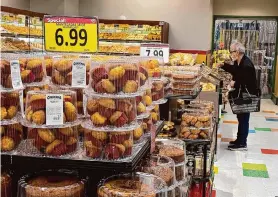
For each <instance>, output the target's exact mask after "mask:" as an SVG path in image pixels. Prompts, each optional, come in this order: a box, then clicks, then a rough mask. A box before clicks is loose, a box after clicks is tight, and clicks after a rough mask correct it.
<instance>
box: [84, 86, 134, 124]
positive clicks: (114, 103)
mask: <svg viewBox="0 0 278 197" xmlns="http://www.w3.org/2000/svg"><path fill="white" fill-rule="evenodd" d="M85 94H86V97H87V107H86V112H87V115H89V116H90V120H91V123H92V125H93V126H95V127H102V128H105V127H108V128H109V129H111V128H120V127H126V128H130V126H132V127H134V126H135V127H136V126H137V122H136V117H137V111H136V99H135V96H128V95H117V96H113V95H105V94H101V95H100V94H95V93H88V92H87V91H85ZM135 127H134V128H135Z"/></svg>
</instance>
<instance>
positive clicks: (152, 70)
mask: <svg viewBox="0 0 278 197" xmlns="http://www.w3.org/2000/svg"><path fill="white" fill-rule="evenodd" d="M163 65H164V62H163V59H162V58H159V57H140V58H139V66H140V67H143V68H145V69H146V70H147V71H148V76H149V77H153V78H160V77H161V76H162V71H161V68H160V66H163Z"/></svg>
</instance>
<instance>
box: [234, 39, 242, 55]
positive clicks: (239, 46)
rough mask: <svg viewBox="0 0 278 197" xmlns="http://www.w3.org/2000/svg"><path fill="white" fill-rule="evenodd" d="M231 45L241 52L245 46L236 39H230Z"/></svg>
mask: <svg viewBox="0 0 278 197" xmlns="http://www.w3.org/2000/svg"><path fill="white" fill-rule="evenodd" d="M231 46H233V47H234V48H235V50H236V51H238V52H239V53H241V54H244V53H245V47H244V45H243V44H242V43H240V42H238V41H237V40H234V41H232V44H231Z"/></svg>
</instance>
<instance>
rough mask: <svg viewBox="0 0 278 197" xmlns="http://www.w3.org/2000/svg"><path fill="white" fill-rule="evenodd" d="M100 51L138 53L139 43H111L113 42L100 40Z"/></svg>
mask: <svg viewBox="0 0 278 197" xmlns="http://www.w3.org/2000/svg"><path fill="white" fill-rule="evenodd" d="M98 52H100V53H108V54H109V53H112V54H113V53H119V54H121V53H122V54H134V55H139V54H140V44H138V43H113V42H100V43H99V50H98Z"/></svg>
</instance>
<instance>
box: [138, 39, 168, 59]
mask: <svg viewBox="0 0 278 197" xmlns="http://www.w3.org/2000/svg"><path fill="white" fill-rule="evenodd" d="M169 52H170V49H169V44H159V43H157V44H156V43H155V44H153V43H148V44H147V43H145V44H141V46H140V56H147V57H162V58H163V60H164V63H168V62H169Z"/></svg>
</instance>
